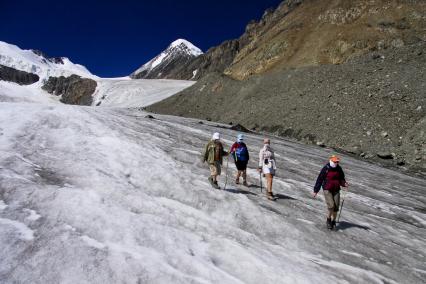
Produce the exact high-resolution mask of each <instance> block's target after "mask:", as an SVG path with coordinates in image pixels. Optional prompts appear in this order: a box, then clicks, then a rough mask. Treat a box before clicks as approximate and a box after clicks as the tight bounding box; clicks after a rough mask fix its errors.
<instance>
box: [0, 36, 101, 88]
mask: <svg viewBox="0 0 426 284" xmlns="http://www.w3.org/2000/svg"><path fill="white" fill-rule="evenodd" d="M0 64H1V65H5V66H7V67H11V68H14V69H17V70H21V71H26V72H29V73H34V74H37V75H38V76H40V78H41V79H42V80H43V79H47V78H48V77H49V76H54V77H58V76H70V75H72V74H76V75H79V76H82V77H85V78H97V76H95V75H93V74H92V73H90V71H89V70H87V68H86V67H84V66H83V65H80V64H74V63H73V62H71V60H70V59H68V58H67V57H48V56H46V55H45V54H44V53H43V52H41V51H39V50H23V49H21V48H19V47H18V46H16V45H13V44H9V43H6V42H3V41H0Z"/></svg>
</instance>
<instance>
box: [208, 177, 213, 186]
mask: <svg viewBox="0 0 426 284" xmlns="http://www.w3.org/2000/svg"><path fill="white" fill-rule="evenodd" d="M208 180H209V182H210V184H211V185H213V177H211V176H209V178H208Z"/></svg>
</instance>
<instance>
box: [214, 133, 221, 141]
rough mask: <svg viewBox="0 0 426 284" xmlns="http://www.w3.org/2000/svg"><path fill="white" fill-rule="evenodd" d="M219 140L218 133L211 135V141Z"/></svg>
mask: <svg viewBox="0 0 426 284" xmlns="http://www.w3.org/2000/svg"><path fill="white" fill-rule="evenodd" d="M219 139H220V134H219V132H215V133H213V136H212V140H219Z"/></svg>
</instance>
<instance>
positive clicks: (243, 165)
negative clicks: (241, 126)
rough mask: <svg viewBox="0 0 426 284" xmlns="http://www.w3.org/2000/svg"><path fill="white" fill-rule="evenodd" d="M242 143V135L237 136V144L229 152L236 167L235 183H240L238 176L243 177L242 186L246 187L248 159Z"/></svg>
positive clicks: (246, 150)
mask: <svg viewBox="0 0 426 284" xmlns="http://www.w3.org/2000/svg"><path fill="white" fill-rule="evenodd" d="M243 141H244V135H243V134H238V136H237V142H235V143H234V144H232V146H231V150H230V151H229V152H230V154H232V157H233V158H234V162H235V166H236V167H237V176H236V178H235V183H236V184H239V183H240V176H242V177H243V185H244V186H248V184H247V163H248V161H249V159H250V156H249V152H248V149H247V146H246V144H245V143H244V142H243Z"/></svg>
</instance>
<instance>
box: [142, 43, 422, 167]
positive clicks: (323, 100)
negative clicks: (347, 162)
mask: <svg viewBox="0 0 426 284" xmlns="http://www.w3.org/2000/svg"><path fill="white" fill-rule="evenodd" d="M425 50H426V43H425V42H421V43H417V44H415V45H410V46H405V47H400V48H391V49H387V50H384V51H380V52H373V53H370V54H367V55H363V56H358V57H355V58H352V59H351V60H350V61H349V62H347V63H345V64H340V65H332V64H328V65H322V66H311V67H303V68H296V69H286V68H283V69H281V70H275V71H274V72H269V73H267V74H263V75H256V76H251V77H250V78H248V79H246V80H244V81H239V80H235V79H233V78H231V77H230V76H227V75H224V74H222V73H210V74H209V75H207V76H205V77H204V78H202V79H201V80H200V81H198V82H197V83H196V84H194V85H193V86H192V87H190V88H188V89H186V90H184V91H182V92H181V93H180V94H178V95H176V96H174V97H171V98H169V99H167V100H164V101H162V102H160V103H157V104H154V105H152V106H150V107H148V110H149V111H152V112H159V113H167V114H173V115H179V116H189V117H196V118H201V119H209V120H214V121H221V122H225V123H233V124H235V123H241V124H243V125H245V126H247V127H249V128H251V129H254V130H258V131H266V132H269V133H273V134H277V135H281V136H286V137H291V138H296V139H298V140H302V141H305V142H307V143H315V144H318V145H325V146H329V147H333V148H336V149H341V150H344V151H347V152H350V153H353V154H354V155H357V156H360V157H363V158H365V159H367V160H374V161H379V162H380V163H382V164H387V165H395V166H396V165H399V167H401V169H411V170H415V171H418V172H423V173H425V172H426V149H425V143H426V136H425V131H426V124H425V114H426V112H425V110H426V97H425V95H424V90H425V88H426V83H425V82H426V72H425V70H426V52H425ZM379 156H380V157H379Z"/></svg>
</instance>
